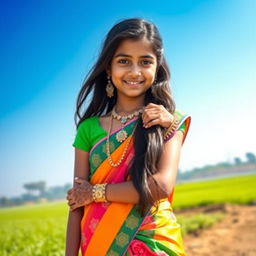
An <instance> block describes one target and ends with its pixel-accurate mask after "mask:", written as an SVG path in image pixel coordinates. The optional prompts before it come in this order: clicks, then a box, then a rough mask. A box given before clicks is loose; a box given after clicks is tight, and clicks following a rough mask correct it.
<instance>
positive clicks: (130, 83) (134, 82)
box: [124, 80, 144, 85]
mask: <svg viewBox="0 0 256 256" xmlns="http://www.w3.org/2000/svg"><path fill="white" fill-rule="evenodd" d="M124 82H125V84H127V85H139V84H142V83H143V82H144V81H126V80H124Z"/></svg>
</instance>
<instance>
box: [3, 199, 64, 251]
mask: <svg viewBox="0 0 256 256" xmlns="http://www.w3.org/2000/svg"><path fill="white" fill-rule="evenodd" d="M67 212H68V208H67V206H66V204H64V203H63V202H58V203H47V204H42V205H33V206H23V207H14V208H8V209H2V210H1V211H0V244H1V247H0V255H1V256H7V255H8V256H18V255H26V256H32V255H33V256H39V255H40V256H41V255H45V256H47V255H51V256H60V255H64V244H65V243H64V242H65V241H64V237H65V229H66V222H67Z"/></svg>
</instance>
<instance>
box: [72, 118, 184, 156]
mask: <svg viewBox="0 0 256 256" xmlns="http://www.w3.org/2000/svg"><path fill="white" fill-rule="evenodd" d="M178 130H179V131H182V132H184V131H185V122H183V123H182V125H181V126H180V127H179V129H178ZM105 136H107V131H105V130H104V129H103V128H102V127H101V125H100V122H99V117H98V116H93V117H89V118H86V119H85V120H84V121H82V122H81V123H80V125H79V126H78V129H77V132H76V136H75V140H74V142H73V144H72V146H74V147H76V148H79V149H82V150H84V151H86V152H89V151H90V150H91V148H92V147H93V146H94V145H95V144H96V143H97V142H98V141H99V140H100V139H102V138H104V137H105Z"/></svg>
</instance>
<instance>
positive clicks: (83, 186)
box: [66, 178, 93, 211]
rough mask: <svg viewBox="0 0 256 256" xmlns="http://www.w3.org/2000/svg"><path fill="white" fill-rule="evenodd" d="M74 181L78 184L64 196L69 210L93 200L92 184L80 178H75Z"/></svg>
mask: <svg viewBox="0 0 256 256" xmlns="http://www.w3.org/2000/svg"><path fill="white" fill-rule="evenodd" d="M75 182H76V183H77V184H78V185H77V186H76V187H74V188H71V189H70V190H68V192H67V197H66V199H67V200H68V205H69V206H70V211H73V210H75V209H76V208H79V207H81V206H85V205H88V204H90V203H91V202H93V198H92V187H93V186H92V184H91V183H90V182H88V181H87V180H84V179H81V178H75Z"/></svg>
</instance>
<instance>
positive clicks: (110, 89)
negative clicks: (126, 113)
mask: <svg viewBox="0 0 256 256" xmlns="http://www.w3.org/2000/svg"><path fill="white" fill-rule="evenodd" d="M106 92H107V96H108V97H109V98H112V97H113V96H114V86H113V84H112V83H111V81H110V77H109V76H108V83H107V86H106Z"/></svg>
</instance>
